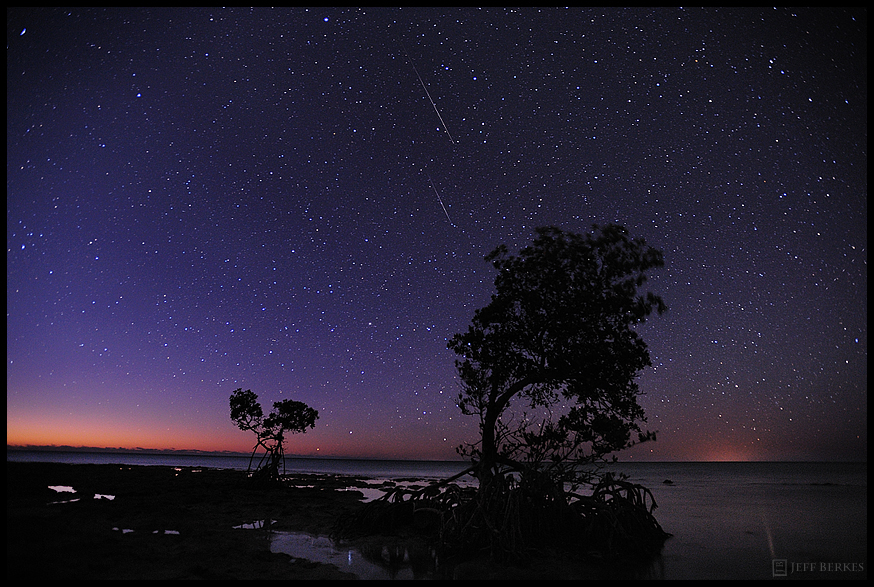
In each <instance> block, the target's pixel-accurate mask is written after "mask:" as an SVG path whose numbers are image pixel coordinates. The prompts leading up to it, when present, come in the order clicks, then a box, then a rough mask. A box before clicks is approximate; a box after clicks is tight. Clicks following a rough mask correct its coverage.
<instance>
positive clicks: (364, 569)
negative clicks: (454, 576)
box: [270, 531, 437, 580]
mask: <svg viewBox="0 0 874 587" xmlns="http://www.w3.org/2000/svg"><path fill="white" fill-rule="evenodd" d="M270 552H281V553H284V554H287V555H289V556H291V557H294V558H303V559H307V560H310V561H313V562H319V563H326V564H331V565H334V566H336V567H337V568H339V569H340V570H341V571H345V572H347V573H353V574H355V575H357V576H358V578H359V579H397V580H410V579H431V578H434V571H435V569H436V566H437V557H436V553H435V552H434V551H433V549H430V548H428V547H427V546H425V545H418V544H416V543H406V542H404V543H400V542H399V543H397V544H385V543H384V542H373V543H365V544H363V545H358V546H356V547H352V546H346V545H338V544H336V543H335V542H334V541H333V540H331V539H330V538H328V537H326V536H313V535H311V534H306V533H303V532H279V531H277V532H271V541H270Z"/></svg>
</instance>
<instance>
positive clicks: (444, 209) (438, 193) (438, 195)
mask: <svg viewBox="0 0 874 587" xmlns="http://www.w3.org/2000/svg"><path fill="white" fill-rule="evenodd" d="M447 134H448V133H447ZM425 175H427V176H428V181H429V182H430V183H431V189H432V190H434V193H435V194H436V195H437V201H438V202H440V207H441V208H443V213H444V214H446V220H448V221H449V224H450V225H452V226H455V223H454V222H452V218H450V217H449V212H447V211H446V206H444V205H443V198H441V197H440V192H438V191H437V188H436V187H434V182H433V181H432V180H431V174H430V173H428V172H427V171H426V172H425Z"/></svg>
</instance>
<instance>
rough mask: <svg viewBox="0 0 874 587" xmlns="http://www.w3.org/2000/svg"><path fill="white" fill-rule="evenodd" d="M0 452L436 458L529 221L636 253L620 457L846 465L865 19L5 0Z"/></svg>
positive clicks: (863, 277) (862, 263)
mask: <svg viewBox="0 0 874 587" xmlns="http://www.w3.org/2000/svg"><path fill="white" fill-rule="evenodd" d="M6 45H7V57H6V84H7V86H6V87H7V89H6V96H7V107H6V146H7V155H6V172H7V179H6V196H7V200H6V202H7V203H6V247H7V248H6V293H7V302H6V317H7V322H6V344H7V350H6V385H7V387H6V425H7V428H6V440H7V444H33V445H45V444H56V445H73V446H97V447H128V448H130V447H144V448H173V449H200V450H241V451H246V450H248V449H250V448H251V446H252V445H253V437H250V434H248V433H244V432H241V431H239V430H237V429H236V427H235V426H234V424H233V423H232V422H231V420H230V418H229V408H228V398H229V396H230V394H231V392H232V391H233V390H235V389H237V388H243V389H251V390H252V391H254V392H255V393H257V394H258V395H259V396H260V398H261V400H262V403H264V404H265V405H266V406H267V407H269V404H271V403H272V402H274V401H278V400H280V399H286V398H291V399H296V400H300V401H303V402H306V403H307V404H308V405H310V406H312V407H314V408H316V409H317V410H318V411H319V413H320V419H319V420H318V422H317V425H316V428H315V429H314V430H311V431H309V432H307V433H306V434H303V435H297V436H294V437H292V438H291V441H290V442H289V444H288V449H287V450H288V453H289V454H303V455H324V456H341V455H343V456H358V457H401V458H426V459H439V458H453V457H455V447H456V446H457V445H459V444H460V443H461V442H463V441H470V440H473V439H475V437H476V431H477V426H476V424H477V423H476V421H475V419H474V418H471V417H465V416H462V414H461V412H460V411H459V409H458V408H457V406H456V404H455V401H456V397H457V393H458V390H459V382H458V378H457V377H456V375H455V369H454V364H453V361H454V359H455V355H454V353H452V352H451V351H449V350H448V349H447V348H446V342H447V340H448V339H449V338H450V337H451V336H452V335H453V334H455V333H456V332H461V331H464V330H466V329H467V326H468V324H469V323H470V319H471V318H472V316H473V312H474V311H475V310H476V309H477V308H479V307H482V306H483V305H485V304H486V303H487V302H488V300H489V296H490V295H491V293H492V291H493V282H494V270H493V268H492V267H491V265H489V264H487V263H486V262H485V261H484V260H483V257H484V256H485V255H486V254H487V253H488V252H489V251H491V250H492V249H493V248H494V247H495V246H497V245H499V244H502V243H504V244H507V245H508V246H509V247H510V249H511V250H513V251H517V250H518V249H519V248H521V247H523V246H525V245H526V244H528V243H529V242H530V241H531V240H532V237H533V234H534V228H535V227H537V226H543V225H555V226H559V227H561V228H563V229H566V230H571V231H574V232H585V231H588V230H589V229H590V227H591V225H592V224H593V223H600V224H604V223H608V222H616V223H619V224H622V225H624V226H625V227H627V228H628V230H629V232H630V233H631V235H632V236H634V237H642V238H645V239H646V241H647V242H648V243H649V244H651V245H652V246H654V247H657V248H659V249H661V250H662V251H663V252H664V255H665V267H663V268H662V269H660V270H657V271H656V272H655V273H654V274H653V276H652V278H651V279H650V282H649V283H648V286H649V288H650V289H651V290H652V291H654V292H655V293H658V294H660V295H661V296H662V297H663V298H664V299H665V301H666V303H667V304H668V307H669V311H668V313H667V314H665V315H663V316H661V317H659V316H655V315H654V316H653V317H651V318H650V320H649V321H648V322H647V323H646V324H645V325H643V326H642V327H640V328H639V331H640V332H641V334H642V335H643V337H644V339H645V340H646V341H647V343H648V345H649V348H650V352H651V357H652V362H653V367H652V368H650V369H647V370H646V371H645V372H644V373H643V374H642V375H641V377H640V380H639V384H640V387H641V390H642V391H643V393H644V394H645V396H644V397H642V398H641V404H642V405H643V407H644V409H645V410H646V413H647V416H648V419H649V420H648V423H647V428H649V429H652V430H658V432H659V435H658V441H657V442H656V443H649V444H645V445H642V446H639V447H636V448H634V449H633V450H630V451H627V452H625V453H621V454H620V455H619V456H620V458H622V459H624V460H632V461H633V460H746V459H753V460H781V459H790V460H799V459H808V460H832V459H838V460H850V459H853V460H864V459H867V440H868V427H867V409H868V406H867V391H868V370H867V355H868V331H867V319H868V318H867V313H868V305H867V289H868V278H867V263H868V244H867V243H868V232H867V210H868V205H867V195H868V194H867V191H868V186H867V154H868V153H867V136H868V134H867V133H868V129H867V124H868V118H867V11H865V10H862V9H858V10H843V9H834V10H827V9H817V10H812V9H800V10H794V9H783V8H778V9H773V8H768V9H729V10H715V9H707V10H702V9H682V8H667V9H625V10H620V9H589V8H582V9H577V8H573V9H503V8H489V9H483V10H480V9H472V8H471V9H467V8H463V9H398V8H386V9H378V8H361V9H322V8H317V9H309V10H307V9H300V8H292V9H266V8H263V9H262V8H256V9H238V8H233V9H145V10H143V9H138V10H130V9H129V10H112V9H75V10H63V9H55V8H51V9H29V10H23V9H12V10H7V24H6Z"/></svg>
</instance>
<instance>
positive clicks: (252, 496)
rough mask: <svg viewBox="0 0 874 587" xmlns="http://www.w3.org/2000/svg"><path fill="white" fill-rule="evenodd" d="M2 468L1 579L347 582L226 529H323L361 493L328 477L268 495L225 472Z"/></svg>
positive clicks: (253, 533)
mask: <svg viewBox="0 0 874 587" xmlns="http://www.w3.org/2000/svg"><path fill="white" fill-rule="evenodd" d="M6 473H7V474H6V479H7V482H6V483H7V497H6V576H7V578H9V579H279V578H284V579H288V578H293V579H349V578H354V576H351V575H349V574H348V573H343V572H341V571H339V570H338V569H337V568H336V567H334V566H332V565H323V564H317V563H311V562H309V561H306V560H303V559H294V560H293V559H291V558H290V557H289V556H287V555H283V554H274V553H271V552H270V550H269V544H268V542H267V534H266V532H264V531H258V530H246V529H240V528H234V527H235V526H241V525H252V524H256V525H257V524H260V523H261V521H263V520H265V519H272V520H276V521H277V523H276V524H275V525H274V528H276V529H284V530H295V531H303V532H312V533H315V534H326V533H328V531H329V530H330V527H331V525H332V524H333V523H334V520H335V519H336V516H338V515H342V514H343V513H344V512H345V511H347V510H350V509H352V508H355V507H360V497H361V494H360V493H356V492H353V491H334V490H333V488H332V487H331V482H330V477H325V476H319V478H320V479H319V485H320V486H321V487H323V489H319V488H280V489H278V490H269V491H268V490H263V489H258V488H256V487H254V486H253V485H252V484H251V483H249V479H247V477H246V474H245V472H242V471H235V470H225V469H195V468H174V467H160V466H129V465H65V464H55V463H13V462H7V463H6ZM50 486H62V487H63V486H67V487H72V488H74V489H75V491H76V492H75V493H70V492H57V491H55V490H53V489H50ZM335 486H336V484H335ZM344 486H345V485H344ZM95 495H98V496H113V499H108V498H106V497H102V498H95ZM76 499H78V501H70V500H76Z"/></svg>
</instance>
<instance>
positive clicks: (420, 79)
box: [404, 47, 455, 197]
mask: <svg viewBox="0 0 874 587" xmlns="http://www.w3.org/2000/svg"><path fill="white" fill-rule="evenodd" d="M404 55H406V56H407V59H409V61H410V65H412V66H413V71H415V72H416V77H417V78H419V83H420V84H422V89H423V90H425V95H426V96H428V101H429V102H431V106H433V107H434V112H436V113H437V118H439V119H440V124H442V125H443V130H445V131H446V136H448V137H449V142H451V143H452V144H453V145H454V144H455V140H453V138H452V135H451V134H449V129H448V128H446V123H445V122H443V117H442V116H440V111H439V110H437V104H435V103H434V100H433V99H432V98H431V92H429V91H428V88H427V87H425V82H423V81H422V76H421V75H419V70H418V69H417V68H416V63H415V62H414V61H413V58H412V57H410V54H409V53H407V49H406V47H404ZM432 185H433V184H432ZM438 197H439V196H438Z"/></svg>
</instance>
